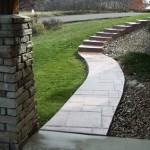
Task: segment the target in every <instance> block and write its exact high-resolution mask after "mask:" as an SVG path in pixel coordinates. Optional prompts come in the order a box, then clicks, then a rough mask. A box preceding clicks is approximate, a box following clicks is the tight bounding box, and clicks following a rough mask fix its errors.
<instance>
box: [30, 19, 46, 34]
mask: <svg viewBox="0 0 150 150" xmlns="http://www.w3.org/2000/svg"><path fill="white" fill-rule="evenodd" d="M32 32H33V35H40V34H43V33H44V32H45V27H44V25H43V23H41V22H36V23H33V26H32Z"/></svg>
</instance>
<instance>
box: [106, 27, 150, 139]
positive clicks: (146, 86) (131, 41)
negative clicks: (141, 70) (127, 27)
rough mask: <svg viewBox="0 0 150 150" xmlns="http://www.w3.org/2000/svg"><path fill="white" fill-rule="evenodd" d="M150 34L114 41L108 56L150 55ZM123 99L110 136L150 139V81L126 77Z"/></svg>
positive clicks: (140, 31)
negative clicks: (138, 52)
mask: <svg viewBox="0 0 150 150" xmlns="http://www.w3.org/2000/svg"><path fill="white" fill-rule="evenodd" d="M149 41H150V34H149V33H148V31H147V29H145V28H143V29H141V30H138V31H136V32H132V33H131V34H129V35H126V36H125V37H123V38H119V39H117V40H116V41H113V42H112V43H111V44H110V45H109V46H108V47H107V48H106V53H107V54H108V55H109V56H111V57H114V58H115V57H117V56H119V55H121V54H124V53H126V52H127V51H129V50H130V51H140V52H144V53H148V54H150V42H149ZM125 78H126V85H125V91H124V95H123V97H122V100H121V101H120V104H119V106H118V108H117V110H116V113H115V116H114V118H113V121H112V124H111V127H110V130H109V133H108V135H109V136H116V137H128V138H142V139H150V81H149V80H147V81H146V82H144V83H140V82H138V81H136V80H135V79H134V76H128V75H126V76H125Z"/></svg>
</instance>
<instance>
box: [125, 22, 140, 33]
mask: <svg viewBox="0 0 150 150" xmlns="http://www.w3.org/2000/svg"><path fill="white" fill-rule="evenodd" d="M125 25H127V26H131V29H130V32H132V31H135V30H138V29H140V28H142V27H143V26H142V25H141V24H130V23H125Z"/></svg>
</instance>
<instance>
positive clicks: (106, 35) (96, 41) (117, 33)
mask: <svg viewBox="0 0 150 150" xmlns="http://www.w3.org/2000/svg"><path fill="white" fill-rule="evenodd" d="M148 23H150V17H148V18H147V20H137V21H136V22H126V23H125V24H124V25H115V26H113V28H106V29H104V31H103V32H97V33H96V35H95V36H90V37H89V39H87V40H84V41H83V45H80V46H79V47H78V50H79V52H103V51H104V48H105V47H106V46H107V45H108V44H109V43H110V42H111V41H112V40H114V39H116V38H119V37H121V36H124V35H126V34H129V33H130V32H132V31H135V30H138V29H140V28H142V27H144V26H146V25H147V24H148Z"/></svg>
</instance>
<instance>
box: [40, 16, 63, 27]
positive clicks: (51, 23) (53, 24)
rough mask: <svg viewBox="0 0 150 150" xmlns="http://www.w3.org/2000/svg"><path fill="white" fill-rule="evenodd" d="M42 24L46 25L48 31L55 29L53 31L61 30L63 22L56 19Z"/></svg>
mask: <svg viewBox="0 0 150 150" xmlns="http://www.w3.org/2000/svg"><path fill="white" fill-rule="evenodd" d="M42 23H43V24H44V26H45V28H46V29H53V30H56V29H60V28H61V26H62V24H63V23H62V21H61V20H59V19H54V18H51V19H49V20H44V21H43V22H42Z"/></svg>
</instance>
